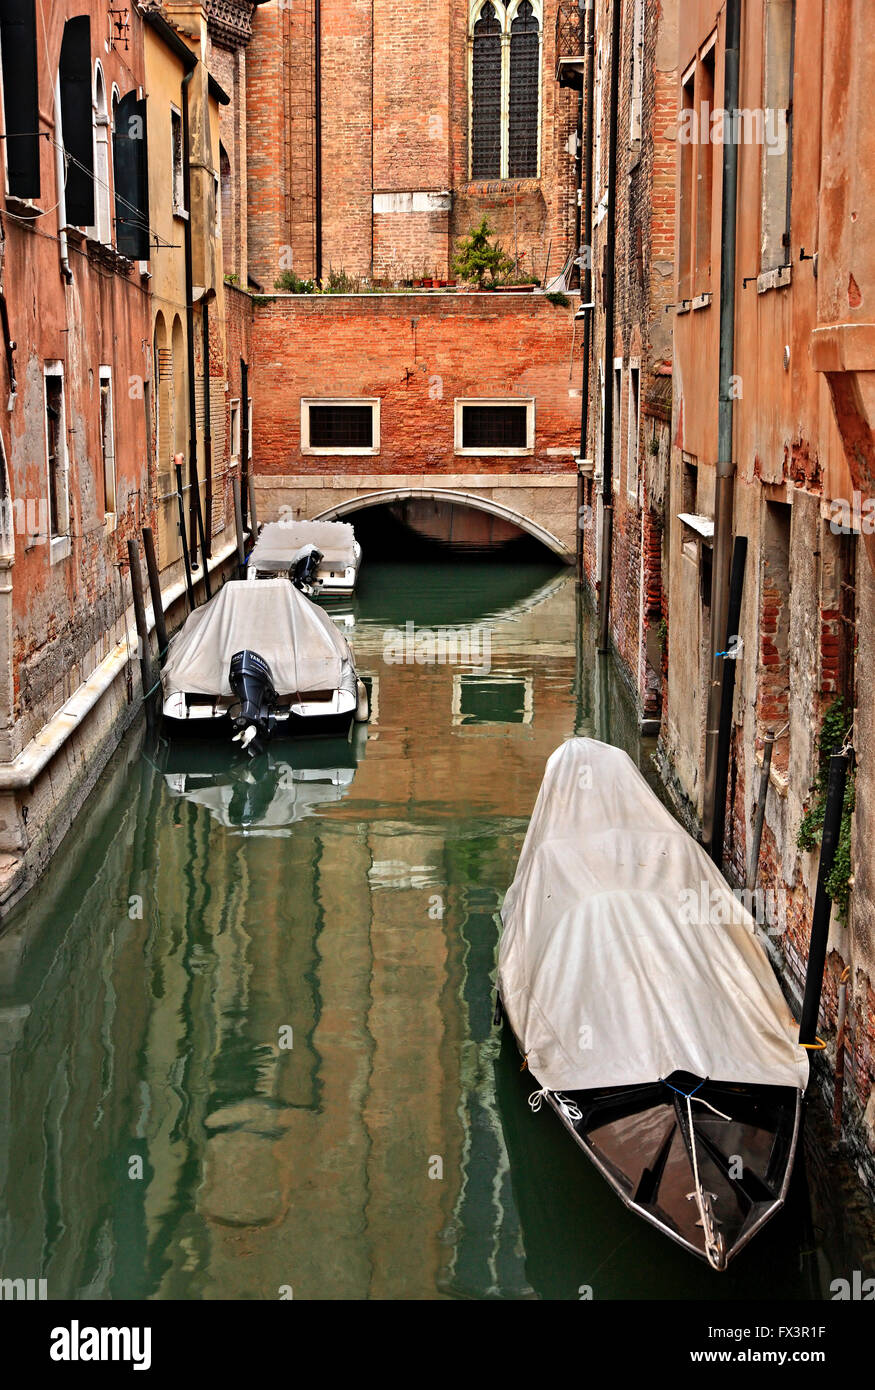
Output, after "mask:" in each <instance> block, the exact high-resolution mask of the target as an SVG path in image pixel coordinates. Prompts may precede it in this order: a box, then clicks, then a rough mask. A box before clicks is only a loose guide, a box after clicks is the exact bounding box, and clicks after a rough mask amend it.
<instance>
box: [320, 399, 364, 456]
mask: <svg viewBox="0 0 875 1390" xmlns="http://www.w3.org/2000/svg"><path fill="white" fill-rule="evenodd" d="M373 442H374V415H373V411H372V410H371V407H370V406H369V405H311V406H310V444H311V445H312V446H313V447H314V448H317V449H354V448H359V449H370V447H371V445H372V444H373Z"/></svg>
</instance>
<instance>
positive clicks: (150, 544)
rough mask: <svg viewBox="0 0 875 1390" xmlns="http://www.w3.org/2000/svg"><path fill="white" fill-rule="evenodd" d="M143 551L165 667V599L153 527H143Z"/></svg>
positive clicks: (162, 661) (160, 655)
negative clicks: (162, 592)
mask: <svg viewBox="0 0 875 1390" xmlns="http://www.w3.org/2000/svg"><path fill="white" fill-rule="evenodd" d="M143 549H144V550H145V552H146V573H147V574H148V576H149V593H150V595H151V597H152V612H153V614H154V616H155V635H156V636H157V638H158V660H159V661H160V662H161V665H162V666H163V665H164V658H165V657H166V655H167V623H166V622H165V620H164V599H163V597H162V594H161V578H160V576H159V574H158V557H157V555H156V554H155V537H154V536H153V535H152V527H151V526H144V527H143Z"/></svg>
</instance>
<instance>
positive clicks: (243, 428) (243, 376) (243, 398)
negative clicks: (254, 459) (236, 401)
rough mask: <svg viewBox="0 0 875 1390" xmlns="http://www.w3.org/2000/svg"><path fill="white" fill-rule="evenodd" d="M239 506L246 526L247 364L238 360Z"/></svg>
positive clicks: (247, 468)
mask: <svg viewBox="0 0 875 1390" xmlns="http://www.w3.org/2000/svg"><path fill="white" fill-rule="evenodd" d="M240 409H241V411H242V414H243V418H242V420H241V421H240V453H241V454H242V455H243V457H242V458H241V460H240V504H241V507H242V512H241V516H242V521H243V525H244V526H245V525H246V518H247V511H248V505H249V364H248V362H245V361H244V359H243V358H242V357H241V358H240Z"/></svg>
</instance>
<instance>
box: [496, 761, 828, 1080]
mask: <svg viewBox="0 0 875 1390" xmlns="http://www.w3.org/2000/svg"><path fill="white" fill-rule="evenodd" d="M501 916H502V921H503V923H504V930H503V933H502V938H501V944H500V947H499V957H498V964H499V988H500V991H501V997H502V1002H503V1004H504V1009H505V1012H506V1014H507V1017H508V1019H509V1021H510V1024H511V1026H512V1028H513V1030H514V1033H515V1034H516V1037H517V1039H518V1040H519V1042H520V1044H521V1046H522V1048H523V1051H524V1053H525V1054H526V1055H527V1058H528V1065H529V1070H530V1071H531V1072H532V1074H533V1075H534V1076H535V1077H536V1079H537V1080H538V1082H539V1083H540V1085H541V1086H542V1087H544V1088H545V1089H546V1090H549V1091H557V1090H561V1091H578V1090H587V1089H589V1088H591V1087H597V1086H630V1085H636V1084H642V1083H647V1082H653V1081H657V1080H660V1079H663V1078H665V1077H667V1076H669V1075H670V1074H671V1073H672V1072H673V1071H676V1070H682V1071H689V1072H692V1073H693V1074H694V1075H695V1076H700V1077H710V1078H711V1079H712V1080H714V1081H730V1082H732V1081H735V1082H739V1083H741V1084H747V1085H757V1084H760V1085H776V1086H792V1087H796V1088H798V1089H800V1090H804V1089H805V1087H806V1085H807V1082H808V1058H807V1054H806V1052H805V1049H804V1048H802V1047H800V1046H799V1045H798V1043H797V1042H796V1041H795V1033H796V1031H797V1029H796V1025H795V1024H794V1022H793V1017H792V1014H791V1012H790V1009H789V1007H788V1005H787V1003H786V1001H785V999H784V996H783V995H782V993H781V990H780V987H779V985H778V982H777V980H776V978H775V976H774V974H773V972H772V969H771V966H770V965H769V961H768V958H767V956H766V953H765V951H764V950H763V947H762V945H761V944H760V942H759V940H758V938H757V936H756V926H755V923H754V921H753V919H752V917H751V916H750V914H749V913H748V912H747V911H746V910H745V909H744V907H743V905H742V904H741V902H740V901H739V900H738V899H737V898H736V897H735V895H734V894H733V893H732V890H731V889H730V887H729V885H728V884H727V882H726V880H725V879H724V878H723V876H722V875H721V874H720V873H719V872H718V870H717V868H716V867H715V865H714V864H713V862H712V861H711V860H710V859H709V858H708V856H707V854H706V853H705V851H704V850H703V849H702V848H701V846H700V845H698V844H696V842H695V841H694V840H693V839H692V838H691V837H690V836H689V835H688V834H687V832H686V831H685V830H684V829H683V828H682V827H681V826H680V825H679V824H678V822H677V821H676V820H675V819H674V817H673V816H672V815H671V813H670V812H669V811H668V810H667V809H666V808H665V807H664V806H663V805H662V803H661V802H660V801H659V799H658V798H657V796H656V795H655V793H654V792H653V791H652V790H651V789H650V787H649V786H648V785H647V782H646V781H645V779H644V777H643V776H642V775H641V773H640V772H639V771H638V769H637V768H636V767H635V765H634V763H633V762H632V760H631V758H629V757H628V756H627V754H625V753H624V752H622V750H620V749H618V748H612V747H610V746H608V745H607V744H604V743H599V742H597V741H595V740H593V739H571V740H570V741H569V742H567V743H565V744H563V746H562V747H561V748H559V749H557V751H556V752H555V753H554V754H553V755H552V757H551V758H550V760H549V762H548V763H547V770H546V773H545V776H544V781H543V784H542V786H541V790H540V792H539V794H538V799H537V802H536V805H535V809H534V812H533V814H532V819H531V823H530V825H529V829H528V833H527V834H526V838H525V842H524V844H523V848H522V852H521V854H520V860H519V864H518V866H517V872H516V876H515V878H514V881H513V883H512V884H511V886H510V888H509V889H508V891H507V895H506V897H505V900H504V905H503V907H502V911H501Z"/></svg>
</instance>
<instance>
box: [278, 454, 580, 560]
mask: <svg viewBox="0 0 875 1390" xmlns="http://www.w3.org/2000/svg"><path fill="white" fill-rule="evenodd" d="M255 488H256V505H257V507H258V520H259V522H262V521H276V520H278V519H279V518H280V517H281V516H289V515H291V516H295V517H300V518H306V519H307V520H311V521H315V520H320V521H335V520H342V519H343V518H344V517H350V516H352V515H353V514H354V513H356V512H359V511H362V510H365V509H367V508H371V507H380V506H392V505H394V504H396V503H400V502H406V503H408V504H410V506H411V507H412V508H413V509H414V511H415V510H416V509H417V507H419V508H420V509H422V510H424V508H423V506H422V504H427V503H429V502H431V503H435V502H437V503H441V504H444V507H445V508H448V509H450V514H451V515H452V514H453V513H454V512H462V513H463V512H465V511H468V512H471V513H474V514H475V515H476V514H478V513H479V514H480V515H482V516H487V517H492V518H494V525H495V527H496V534H497V536H500V538H502V539H504V538H507V537H509V536H510V535H512V534H513V530H514V528H516V530H518V531H522V532H525V533H526V534H527V535H530V536H532V537H534V539H535V540H537V541H540V543H541V544H542V545H543V546H544V547H545V548H546V549H547V550H550V551H552V552H553V554H554V555H556V556H557V557H558V558H559V559H560V560H562V561H564V562H565V563H566V564H573V563H574V559H575V549H576V513H577V476H576V473H574V472H571V471H568V472H563V473H549V474H509V475H508V474H494V473H493V474H489V475H486V476H484V475H464V476H463V475H460V476H457V477H456V476H454V477H450V476H441V477H440V478H437V477H434V476H433V477H432V480H431V481H430V482H428V483H426V482H425V480H424V479H421V478H419V477H417V478H415V479H411V478H410V477H404V476H397V477H389V476H386V477H375V476H374V475H373V474H371V475H369V476H367V477H358V476H356V475H345V476H340V475H338V476H321V477H320V476H312V475H311V476H306V475H305V476H299V477H287V476H276V475H274V476H270V475H264V474H256V475H255ZM449 538H450V537H447V536H443V537H442V539H449Z"/></svg>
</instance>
